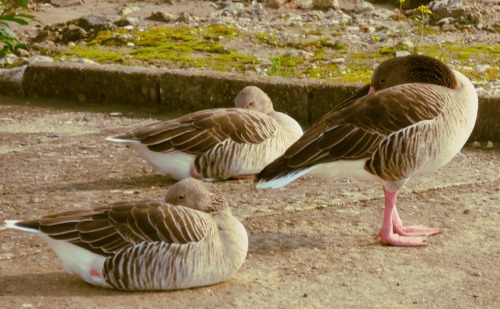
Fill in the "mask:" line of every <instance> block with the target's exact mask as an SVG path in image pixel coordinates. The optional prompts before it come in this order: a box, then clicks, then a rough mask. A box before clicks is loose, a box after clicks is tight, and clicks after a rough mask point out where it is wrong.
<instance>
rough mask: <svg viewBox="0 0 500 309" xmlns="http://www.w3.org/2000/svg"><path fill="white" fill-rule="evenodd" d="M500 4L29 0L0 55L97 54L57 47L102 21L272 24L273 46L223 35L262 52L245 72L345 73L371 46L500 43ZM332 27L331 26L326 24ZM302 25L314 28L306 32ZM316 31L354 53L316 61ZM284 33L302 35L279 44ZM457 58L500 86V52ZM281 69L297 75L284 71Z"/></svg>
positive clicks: (493, 90) (142, 25) (85, 37)
mask: <svg viewBox="0 0 500 309" xmlns="http://www.w3.org/2000/svg"><path fill="white" fill-rule="evenodd" d="M499 4H500V2H499V1H498V0H439V1H431V2H429V1H426V0H405V1H403V2H402V3H400V2H399V1H398V0H382V1H376V2H374V3H370V2H367V1H363V0H293V1H288V0H269V1H260V2H259V1H253V2H249V1H243V2H236V1H230V0H228V1H192V0H187V1H174V0H167V1H161V0H156V1H147V0H146V1H120V0H114V1H105V2H103V1H95V0H86V1H82V0H51V1H47V0H43V1H33V2H31V4H30V8H31V14H33V15H35V16H36V17H37V18H38V19H39V20H40V22H41V23H40V24H35V23H31V24H30V25H29V26H27V27H16V28H15V30H16V33H18V34H19V36H20V37H21V40H23V41H26V42H29V43H28V48H27V50H19V53H18V55H8V57H6V58H4V59H0V66H3V67H8V66H13V65H19V64H23V63H29V62H31V61H53V60H54V57H57V60H58V61H78V62H88V63H95V62H99V61H98V60H97V61H96V60H95V59H89V58H85V57H77V56H71V55H64V56H62V57H60V56H57V55H60V54H61V53H63V52H67V48H68V47H71V46H85V45H86V44H88V42H89V41H91V40H92V39H93V38H95V37H96V36H97V34H98V33H99V31H101V30H110V31H116V30H117V29H121V28H122V29H130V30H132V29H148V27H151V26H156V25H164V26H166V27H177V26H182V25H188V26H191V27H201V26H203V25H209V24H224V25H228V26H230V27H234V28H236V29H239V30H240V31H243V32H245V33H249V34H252V35H255V34H259V33H261V34H262V33H265V34H268V35H269V36H273V37H274V38H277V42H275V46H273V45H272V44H271V45H270V44H267V45H266V46H262V44H258V43H259V42H256V41H255V40H248V39H239V40H238V38H234V39H231V40H227V39H224V40H222V38H221V42H220V43H221V44H223V45H224V48H227V49H234V50H238V51H240V52H242V53H244V54H251V55H256V56H258V57H259V58H258V59H259V61H258V63H257V64H255V65H252V66H251V67H248V68H246V72H244V73H245V74H257V75H270V70H271V69H272V66H273V63H272V62H271V61H270V58H271V57H275V56H278V55H285V56H290V57H295V58H299V59H303V60H304V61H305V62H306V63H308V65H309V66H310V68H311V69H312V70H313V69H315V68H316V67H317V66H321V65H330V64H336V65H337V66H338V67H339V72H340V73H342V74H349V73H352V69H351V67H352V66H353V65H356V61H359V60H357V59H352V57H350V54H351V53H360V52H361V53H363V52H365V53H366V54H367V55H368V54H371V53H378V52H380V51H381V50H383V48H386V49H387V50H388V51H389V52H388V56H389V55H391V54H393V51H394V53H395V55H396V56H403V55H406V54H410V53H415V52H421V51H419V50H418V49H419V47H420V46H425V45H434V46H441V44H443V43H455V42H457V43H461V44H465V45H467V44H484V45H485V46H491V48H492V49H494V48H496V49H498V45H500V5H499ZM422 5H424V6H422ZM324 29H328V30H327V31H326V32H325V31H323V30H324ZM331 29H336V30H335V31H332V30H331ZM304 31H307V35H305V34H304ZM315 32H317V33H318V35H317V37H318V38H320V39H322V40H326V41H325V42H327V43H326V44H330V45H329V46H332V48H335V44H338V45H339V46H342V47H343V48H345V49H346V50H347V51H348V52H347V54H344V55H341V56H335V57H333V58H329V59H327V60H324V61H321V62H318V61H314V57H315V55H316V54H317V47H316V46H311V45H307V46H304V45H301V44H300V42H301V40H306V36H307V38H309V37H311V36H312V35H311V34H314V33H315ZM116 39H117V40H122V41H123V43H124V44H123V45H124V48H130V49H133V48H135V46H134V43H132V42H131V37H130V35H129V36H127V35H120V36H118V37H117V38H116ZM279 42H296V43H297V44H296V45H295V46H291V45H290V44H289V43H287V44H284V45H280V44H279ZM495 46H496V47H495ZM496 49H495V50H493V51H492V54H493V55H498V50H496ZM447 52H448V51H447V50H446V48H443V51H442V54H443V55H445V56H446V55H447ZM124 58H125V57H124ZM367 58H369V57H367ZM450 58H451V59H450V60H449V64H450V65H451V66H452V67H454V68H455V69H458V70H460V71H463V72H466V73H467V72H470V74H471V75H474V76H475V77H476V78H475V79H474V82H475V84H476V87H477V89H478V92H479V94H480V95H499V94H500V80H499V78H498V76H500V73H499V70H498V66H499V63H498V62H499V59H498V58H499V57H485V58H488V59H471V60H470V61H469V62H468V63H464V62H463V61H455V59H453V57H452V56H451V57H450ZM118 63H123V64H132V65H141V66H158V65H160V66H162V67H172V68H175V67H179V65H178V64H176V63H175V61H174V62H168V63H160V64H158V63H156V64H155V63H153V62H149V63H147V62H137V61H136V62H133V61H128V60H127V59H120V61H118ZM378 63H379V60H377V59H376V60H372V59H364V60H363V65H366V66H368V67H375V66H376V65H377V64H378ZM274 65H275V64H274ZM274 73H276V72H274ZM281 73H283V72H281ZM483 75H484V76H485V77H484V78H482V76H483ZM282 76H283V77H289V76H286V75H285V74H284V73H283V74H282ZM293 77H298V78H303V77H310V75H308V76H305V75H304V76H301V75H298V76H293ZM318 77H319V76H318ZM320 78H322V77H320Z"/></svg>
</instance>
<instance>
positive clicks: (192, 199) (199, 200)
mask: <svg viewBox="0 0 500 309" xmlns="http://www.w3.org/2000/svg"><path fill="white" fill-rule="evenodd" d="M165 202H167V203H169V204H173V205H180V206H185V207H189V208H192V209H195V210H199V211H203V212H206V213H212V212H217V211H220V210H223V209H226V208H228V207H229V206H228V203H227V200H226V198H225V197H224V196H223V195H222V194H221V193H220V191H219V190H218V189H217V187H216V186H214V185H212V184H208V183H204V182H202V181H200V180H197V179H194V178H186V179H183V180H181V181H179V182H177V183H176V184H175V185H173V186H172V187H171V188H170V189H169V190H168V192H167V195H166V196H165Z"/></svg>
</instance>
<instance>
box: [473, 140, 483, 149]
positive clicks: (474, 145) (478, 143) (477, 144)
mask: <svg viewBox="0 0 500 309" xmlns="http://www.w3.org/2000/svg"><path fill="white" fill-rule="evenodd" d="M472 147H474V148H481V143H480V142H478V141H475V142H474V143H472Z"/></svg>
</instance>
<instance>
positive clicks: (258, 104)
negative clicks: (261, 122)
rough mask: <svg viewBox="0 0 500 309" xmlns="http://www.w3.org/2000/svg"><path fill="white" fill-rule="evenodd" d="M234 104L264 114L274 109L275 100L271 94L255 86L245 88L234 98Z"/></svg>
mask: <svg viewBox="0 0 500 309" xmlns="http://www.w3.org/2000/svg"><path fill="white" fill-rule="evenodd" d="M234 106H235V107H238V108H244V109H250V110H254V111H259V112H261V113H264V114H269V113H271V112H272V111H274V107H273V102H272V101H271V99H270V98H269V96H268V95H267V94H266V93H265V92H264V91H262V90H261V89H260V88H258V87H255V86H247V87H245V88H243V90H241V91H240V92H239V93H238V95H237V96H236V98H235V99H234Z"/></svg>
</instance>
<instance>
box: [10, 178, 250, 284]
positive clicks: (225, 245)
mask: <svg viewBox="0 0 500 309" xmlns="http://www.w3.org/2000/svg"><path fill="white" fill-rule="evenodd" d="M165 199H166V201H160V200H144V201H137V202H120V203H115V204H111V205H109V206H104V207H96V208H87V209H82V210H76V211H74V210H73V211H68V212H62V213H58V214H55V215H50V216H46V217H42V218H41V219H36V220H28V221H21V222H13V221H9V222H7V226H8V227H11V228H17V229H23V230H30V231H32V232H35V233H39V234H40V235H41V236H42V237H44V238H47V239H49V240H50V241H48V242H49V244H50V245H51V246H52V247H53V248H54V249H55V250H56V252H58V251H60V247H61V246H59V244H71V245H74V246H76V247H78V248H81V249H83V251H84V252H86V253H85V254H84V255H88V256H90V257H91V258H89V260H91V262H87V263H86V262H84V261H82V260H71V261H68V260H64V257H65V254H64V253H62V254H59V255H60V257H61V259H62V260H63V264H65V266H66V267H67V268H68V269H69V270H74V269H83V270H82V271H81V273H78V272H77V274H79V275H80V276H81V277H82V278H84V279H85V280H86V281H88V282H90V283H93V284H95V282H93V281H92V280H94V278H92V277H98V278H97V279H99V278H100V279H101V280H102V281H103V282H101V283H99V284H98V285H101V286H105V287H113V288H117V289H122V290H165V289H179V288H189V287H196V286H202V285H209V284H214V283H218V282H221V281H223V280H225V279H227V278H229V277H230V276H231V275H232V274H233V273H234V272H235V271H236V270H238V269H239V267H240V266H241V265H242V263H243V261H244V259H245V256H246V252H247V248H248V238H247V234H246V231H245V229H244V227H243V225H242V224H241V223H240V222H239V221H238V220H237V219H236V218H234V217H233V216H232V215H231V212H230V210H229V208H228V206H227V201H226V200H225V199H224V198H223V197H222V196H221V195H220V193H219V192H217V191H216V189H215V188H209V187H208V185H207V184H203V183H201V182H199V181H197V180H194V179H186V180H184V181H181V182H179V183H177V184H176V185H174V186H173V187H172V188H171V189H170V190H169V193H167V197H166V198H165ZM173 201H176V202H179V201H181V203H182V204H184V206H179V205H177V206H175V205H173V204H172V203H171V202H173ZM200 203H201V204H200ZM58 253H59V252H58ZM95 260H98V261H99V262H100V264H99V263H97V265H96V263H94V261H95ZM81 264H85V265H83V266H82V265H81ZM74 265H78V267H76V266H74ZM96 271H98V274H97V275H96V274H95V272H96ZM72 272H74V271H72Z"/></svg>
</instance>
